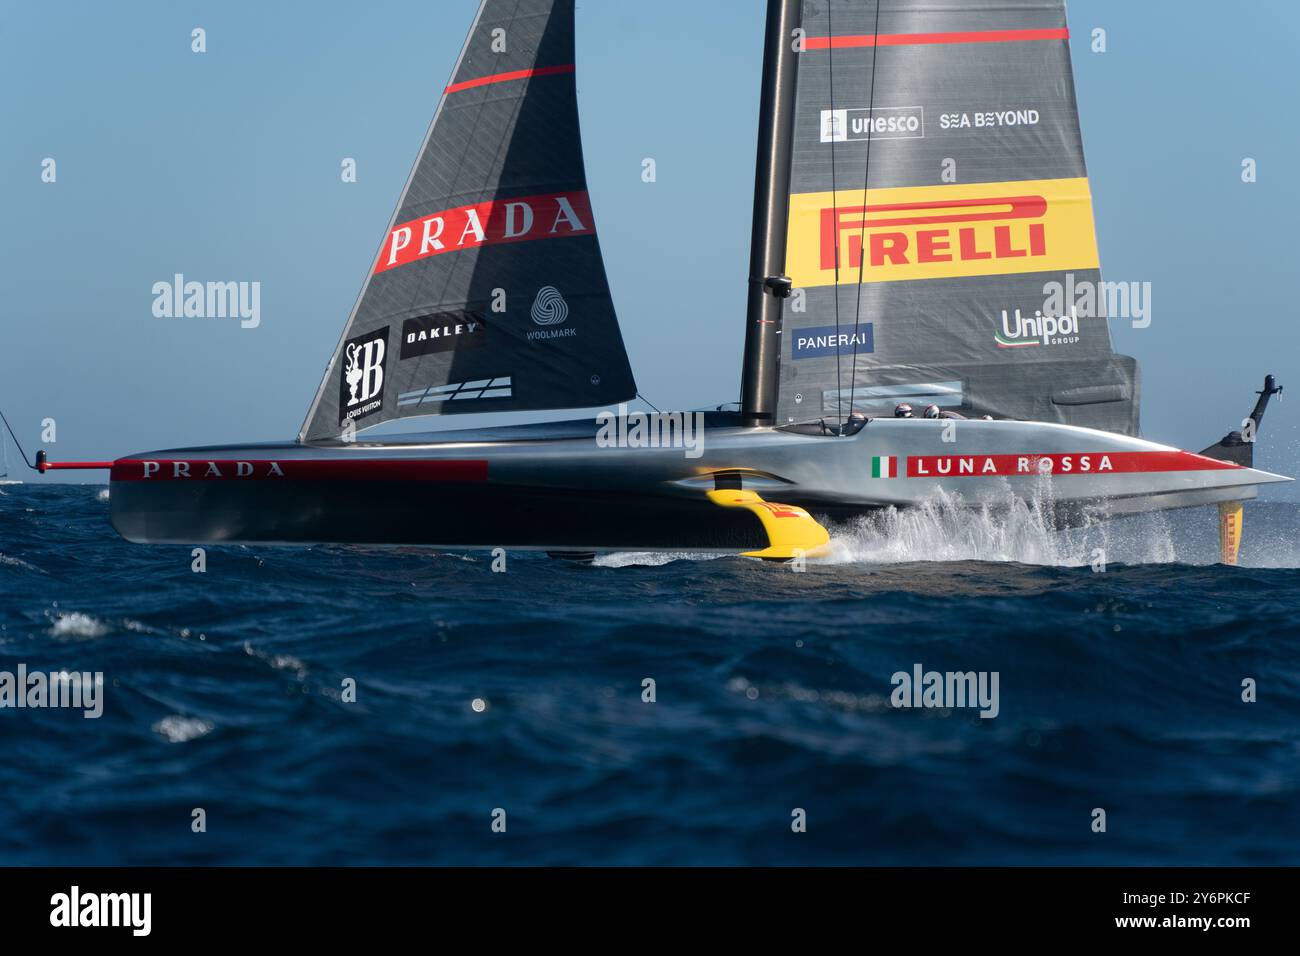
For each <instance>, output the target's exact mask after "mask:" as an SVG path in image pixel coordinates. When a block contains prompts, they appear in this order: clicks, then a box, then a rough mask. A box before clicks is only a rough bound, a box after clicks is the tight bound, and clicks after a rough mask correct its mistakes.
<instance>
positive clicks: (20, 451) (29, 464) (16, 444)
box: [0, 412, 40, 471]
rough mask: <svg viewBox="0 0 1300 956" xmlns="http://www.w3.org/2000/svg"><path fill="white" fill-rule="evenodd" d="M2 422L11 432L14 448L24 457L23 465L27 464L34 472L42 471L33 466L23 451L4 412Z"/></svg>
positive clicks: (0, 419)
mask: <svg viewBox="0 0 1300 956" xmlns="http://www.w3.org/2000/svg"><path fill="white" fill-rule="evenodd" d="M0 422H4V423H5V429H6V430H7V431H8V432H9V437H10V438H12V439H13V440H14V447H15V448H17V449H18V454H20V455H22V456H23V464H25V465H26V466H27V467H28V468H30V469H31V470H32V471H39V470H40V469H38V468H37V467H36V466H35V465H33V464H32V463H31V462H30V461H28V460H27V452H25V451H23V445H22V442H20V441H19V440H18V436H17V435H15V434H14V430H13V428H12V427H10V425H9V419H7V418H5V413H4V412H0Z"/></svg>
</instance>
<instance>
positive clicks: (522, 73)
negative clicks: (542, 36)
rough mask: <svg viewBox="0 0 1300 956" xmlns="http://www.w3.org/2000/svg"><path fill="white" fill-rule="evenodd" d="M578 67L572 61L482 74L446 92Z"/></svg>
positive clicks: (551, 74) (455, 84)
mask: <svg viewBox="0 0 1300 956" xmlns="http://www.w3.org/2000/svg"><path fill="white" fill-rule="evenodd" d="M576 69H577V67H576V66H575V65H574V64H572V63H570V64H568V65H567V66H539V67H537V68H535V69H532V70H514V71H512V72H510V73H493V74H492V75H491V76H480V77H479V78H478V79H477V80H465V81H463V82H461V83H453V84H451V86H449V87H447V89H446V90H445V91H444V92H447V93H459V92H460V91H461V90H472V89H474V88H475V87H477V86H491V85H492V84H493V83H508V82H510V81H511V80H530V79H532V78H533V77H535V76H555V75H557V74H560V73H573V72H575V71H576Z"/></svg>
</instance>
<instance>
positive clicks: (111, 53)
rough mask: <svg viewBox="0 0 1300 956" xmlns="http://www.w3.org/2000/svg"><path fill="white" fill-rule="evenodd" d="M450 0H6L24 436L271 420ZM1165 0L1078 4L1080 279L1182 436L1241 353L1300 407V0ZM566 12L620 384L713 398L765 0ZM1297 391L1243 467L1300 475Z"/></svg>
mask: <svg viewBox="0 0 1300 956" xmlns="http://www.w3.org/2000/svg"><path fill="white" fill-rule="evenodd" d="M476 6H477V0H436V2H429V0H425V2H397V0H375V2H370V3H366V4H352V3H335V2H321V3H313V4H306V3H276V4H269V3H264V2H244V0H226V2H222V3H220V4H216V3H212V4H202V3H185V2H172V0H168V2H162V0H138V2H131V3H127V2H112V3H109V2H86V3H12V4H8V5H7V10H6V16H5V22H4V24H3V26H0V31H2V32H0V120H3V129H4V136H3V137H0V201H2V204H0V209H2V210H3V213H4V215H3V221H2V222H0V256H3V261H4V267H3V269H0V297H2V301H3V308H2V309H0V315H2V318H0V330H2V333H3V334H2V338H0V341H2V342H3V344H4V349H3V370H4V374H3V378H0V408H3V409H4V410H5V411H6V413H8V414H9V417H10V420H11V421H13V422H14V424H15V426H16V427H17V428H18V430H19V433H20V437H22V438H23V439H24V441H25V443H26V444H28V445H29V446H36V445H37V438H38V433H39V423H40V421H41V419H43V418H46V417H52V418H54V419H55V420H56V421H57V423H58V442H57V444H56V445H54V446H52V447H50V448H49V451H50V454H51V457H53V458H61V459H77V458H103V457H113V456H116V455H120V454H126V453H130V452H138V451H143V450H147V449H151V448H163V447H173V446H177V445H186V444H211V443H221V442H235V441H252V440H274V439H287V438H290V437H292V436H293V435H294V434H295V433H296V431H297V428H298V425H299V424H300V422H301V421H302V418H303V416H304V414H305V413H306V410H307V406H308V403H309V402H310V400H311V397H312V395H313V394H314V391H315V388H316V386H317V384H318V382H319V380H320V374H321V371H322V369H323V368H324V365H325V362H326V361H327V360H328V357H329V353H330V350H331V349H332V348H333V346H334V344H335V342H336V341H337V337H338V333H339V331H340V329H341V328H342V324H343V322H344V320H345V319H346V317H347V314H348V311H349V310H350V308H351V306H352V303H353V300H354V298H355V296H356V293H357V290H358V288H359V287H360V283H361V281H362V279H363V277H364V274H365V270H366V268H367V265H368V264H369V262H370V260H371V257H372V255H373V253H374V251H375V249H376V248H377V246H378V243H379V239H380V236H381V234H382V233H383V230H384V227H385V225H386V224H387V221H388V217H389V215H390V213H391V212H392V208H393V205H394V203H395V202H396V199H397V196H398V194H399V192H400V190H401V186H402V183H403V182H404V181H405V177H406V174H407V172H408V170H409V167H410V164H411V161H412V159H413V158H414V153H415V150H416V149H417V147H418V146H419V143H420V140H421V138H422V136H423V133H424V130H425V127H426V126H427V123H428V120H429V117H430V115H431V114H432V111H433V109H434V107H435V106H436V103H437V99H438V93H439V90H440V89H441V88H442V86H443V84H444V83H445V82H446V79H447V76H448V74H449V72H450V70H451V68H452V65H453V63H454V61H455V58H456V55H457V53H458V52H459V49H460V45H461V43H462V41H463V39H464V35H465V32H466V30H467V29H468V26H469V24H470V22H471V20H472V18H473V13H474V9H475V8H476ZM1188 9H1189V8H1188V6H1187V5H1186V4H1183V3H1176V2H1174V0H1149V2H1143V3H1132V2H1118V0H1113V2H1112V0H1104V2H1103V0H1090V2H1075V3H1072V4H1071V5H1070V26H1071V30H1072V33H1073V36H1074V39H1073V41H1072V45H1073V52H1074V62H1075V75H1076V81H1077V85H1078V96H1079V103H1080V110H1081V114H1082V121H1083V131H1084V144H1085V149H1086V154H1087V160H1088V167H1089V173H1090V176H1091V180H1092V189H1093V195H1094V202H1095V209H1096V217H1097V223H1098V230H1099V245H1100V249H1101V256H1102V267H1103V272H1104V275H1105V277H1106V278H1107V279H1111V280H1136V281H1150V282H1152V283H1153V302H1152V305H1153V321H1152V324H1151V326H1150V327H1149V328H1146V329H1140V330H1139V329H1133V328H1129V327H1127V326H1126V325H1125V324H1123V323H1114V324H1113V334H1114V338H1115V341H1116V347H1117V348H1118V349H1119V350H1120V351H1123V352H1126V353H1128V354H1130V355H1134V356H1136V357H1137V358H1138V359H1139V361H1140V362H1141V364H1142V370H1143V378H1144V395H1143V410H1142V421H1143V434H1144V435H1145V436H1146V437H1148V438H1152V439H1154V440H1158V441H1164V442H1168V443H1170V444H1175V445H1179V446H1182V447H1188V448H1192V449H1194V450H1195V449H1199V448H1201V447H1203V446H1205V445H1207V444H1210V443H1211V442H1213V441H1214V440H1215V439H1217V438H1218V437H1220V436H1221V435H1222V434H1223V432H1225V431H1226V430H1227V429H1228V428H1229V427H1234V426H1235V425H1236V424H1237V423H1238V422H1239V421H1240V418H1241V417H1242V415H1243V414H1244V413H1245V412H1246V411H1247V410H1248V408H1249V404H1250V401H1251V400H1252V399H1253V396H1252V394H1251V393H1252V392H1253V390H1254V389H1256V388H1258V387H1259V380H1260V379H1261V378H1262V375H1263V373H1264V372H1266V371H1271V372H1274V373H1275V374H1277V375H1278V377H1279V379H1280V380H1281V381H1282V382H1283V383H1284V384H1290V385H1292V386H1293V387H1295V388H1296V389H1297V393H1296V394H1297V396H1298V397H1300V348H1298V347H1297V346H1298V345H1300V332H1297V330H1296V323H1297V322H1298V321H1300V315H1297V311H1296V309H1295V308H1294V302H1293V298H1294V297H1293V295H1292V291H1293V288H1294V280H1293V278H1292V277H1293V276H1294V275H1295V272H1296V267H1295V258H1296V254H1295V252H1294V250H1293V245H1294V238H1293V237H1294V235H1295V232H1296V226H1297V223H1298V222H1300V189H1298V188H1297V185H1296V179H1295V170H1294V168H1293V167H1294V165H1295V164H1296V163H1297V161H1298V159H1297V157H1300V124H1297V123H1295V122H1294V120H1293V118H1292V113H1293V110H1294V100H1295V96H1296V91H1297V90H1298V89H1300V82H1298V81H1300V66H1297V63H1296V58H1295V56H1294V50H1293V44H1294V37H1295V36H1296V35H1297V34H1300V5H1296V4H1293V3H1288V2H1283V0H1254V2H1252V3H1250V4H1247V5H1239V6H1236V7H1233V8H1231V12H1230V14H1228V13H1225V14H1224V15H1223V16H1215V17H1210V16H1208V15H1206V14H1204V13H1196V14H1189V13H1188ZM1225 9H1226V8H1225ZM196 26H201V27H203V28H204V29H205V30H206V31H207V43H208V52H207V53H205V54H202V55H197V54H194V53H192V52H191V51H190V31H191V29H192V28H194V27H196ZM1094 27H1102V28H1104V29H1105V30H1106V31H1107V46H1108V50H1107V52H1106V53H1104V54H1096V53H1092V52H1091V51H1090V33H1091V31H1092V29H1093V28H1094ZM578 31H579V35H578V51H579V52H578V89H579V97H580V105H581V109H582V122H583V133H584V141H585V146H586V153H587V172H588V178H589V181H590V188H591V194H592V200H593V205H594V208H595V211H596V215H597V218H598V223H599V228H600V232H601V237H602V245H603V247H604V250H605V254H606V259H607V265H608V270H609V275H610V281H611V284H612V287H613V290H614V296H615V302H616V304H617V306H618V310H619V315H620V320H621V323H622V327H623V332H624V337H625V339H626V342H627V345H628V350H629V352H630V354H631V357H632V364H633V369H634V371H635V373H636V377H637V381H638V384H639V386H640V388H641V391H642V394H644V395H645V396H647V397H648V398H650V399H651V400H652V401H654V402H655V403H656V404H657V405H659V406H661V407H673V408H690V407H699V406H704V405H710V406H711V405H714V404H717V403H718V402H722V401H730V400H733V399H734V398H735V397H736V393H737V391H738V383H739V366H740V352H741V339H742V335H743V318H744V316H743V312H744V296H745V276H746V272H747V261H746V260H747V255H748V241H749V225H750V211H751V202H752V189H753V151H754V139H755V130H756V125H757V116H756V113H757V101H758V71H759V65H760V60H761V41H762V31H763V16H762V4H761V3H759V2H757V0H715V2H711V3H699V2H698V0H692V2H686V0H657V2H655V3H640V2H633V0H581V2H580V3H579V9H578ZM45 157H53V158H54V159H55V160H56V162H57V164H58V165H57V173H58V180H57V182H56V183H53V184H48V183H42V182H41V161H42V160H43V159H44V158H45ZM344 157H353V158H355V159H356V161H357V166H358V182H356V183H355V184H345V183H343V182H341V180H340V176H339V170H340V165H339V164H340V162H341V160H342V159H343V158H344ZM645 157H653V158H654V159H655V160H656V163H657V168H658V181H657V182H655V183H653V184H646V183H644V182H642V179H641V161H642V159H643V158H645ZM1244 157H1251V158H1254V159H1255V160H1256V161H1257V163H1258V181H1257V182H1255V183H1253V184H1249V185H1248V184H1244V183H1242V181H1241V176H1240V171H1241V161H1242V159H1243V158H1244ZM177 272H181V273H184V274H185V275H186V276H187V277H190V278H195V279H200V280H245V281H259V282H260V283H261V286H262V303H261V310H262V322H261V326H260V327H259V328H257V329H241V328H239V325H238V323H237V322H235V321H230V320H226V321H222V320H178V319H171V320H169V319H159V318H156V317H154V315H153V313H152V304H153V294H152V292H151V289H152V286H153V284H154V283H155V282H157V281H160V280H168V279H170V277H171V276H172V275H173V274H174V273H177ZM665 276H670V277H672V280H673V281H672V282H671V283H668V284H666V283H665V282H664V281H663V279H664V277H665ZM669 286H670V287H669ZM1291 405H1292V403H1290V402H1283V403H1281V404H1280V405H1279V406H1278V407H1276V408H1275V409H1274V410H1273V411H1272V412H1270V417H1269V419H1268V421H1267V424H1266V428H1265V432H1264V436H1263V441H1262V442H1261V446H1260V450H1259V457H1258V459H1257V460H1258V462H1259V463H1260V464H1261V466H1263V467H1266V468H1269V469H1271V470H1276V471H1282V472H1284V473H1289V474H1297V473H1300V416H1296V415H1295V414H1293V413H1292V411H1291ZM463 424H465V422H464V421H463V420H461V421H457V422H455V423H453V425H463ZM435 425H436V423H435ZM29 450H30V447H29ZM1272 493H1273V494H1277V492H1272ZM1292 493H1294V492H1292Z"/></svg>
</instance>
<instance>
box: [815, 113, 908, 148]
mask: <svg viewBox="0 0 1300 956" xmlns="http://www.w3.org/2000/svg"><path fill="white" fill-rule="evenodd" d="M924 138H925V110H924V108H922V107H920V106H877V107H876V108H875V110H874V111H873V110H869V109H856V110H849V109H844V110H822V120H821V139H822V142H823V143H851V142H857V141H860V140H868V139H924Z"/></svg>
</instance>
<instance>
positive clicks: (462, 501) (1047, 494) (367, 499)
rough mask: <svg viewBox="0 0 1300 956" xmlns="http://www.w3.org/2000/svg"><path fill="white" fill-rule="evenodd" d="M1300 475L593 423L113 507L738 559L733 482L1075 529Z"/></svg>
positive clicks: (200, 531)
mask: <svg viewBox="0 0 1300 956" xmlns="http://www.w3.org/2000/svg"><path fill="white" fill-rule="evenodd" d="M692 454H694V455H695V456H696V457H691V455H692ZM1288 480H1290V479H1288V478H1284V477H1282V476H1280V475H1273V474H1269V473H1267V472H1263V471H1259V470H1256V469H1253V468H1247V467H1242V466H1239V465H1235V464H1231V463H1228V462H1222V461H1217V460H1214V459H1210V458H1205V457H1203V456H1201V455H1196V454H1192V453H1190V452H1184V451H1180V450H1178V449H1175V448H1171V447H1169V446H1165V445H1159V444H1156V443H1154V442H1148V441H1144V440H1141V439H1136V438H1128V437H1125V436H1122V435H1116V434H1112V433H1110V432H1101V431H1095V430H1092V429H1086V428H1078V427H1073V426H1069V425H1056V424H1044V423H1036V422H1010V421H982V420H978V421H976V420H971V421H965V420H963V421H953V420H939V421H934V420H899V419H882V420H873V421H871V422H869V423H867V425H866V426H865V427H864V428H862V430H861V431H859V432H858V433H857V434H855V435H851V436H832V435H822V434H811V433H806V432H799V431H792V430H785V429H768V428H741V427H732V426H716V427H710V428H707V429H705V430H704V431H703V432H702V441H700V443H699V444H698V446H697V447H696V449H695V450H693V451H690V452H689V454H688V450H687V449H683V448H680V447H677V448H663V447H601V446H600V445H599V444H598V443H597V437H596V428H595V426H594V424H593V423H591V422H589V421H588V422H572V423H557V424H553V425H545V426H512V427H508V428H502V429H492V430H489V431H483V432H453V433H443V434H442V435H439V436H431V435H424V436H408V437H404V438H402V439H400V440H397V439H389V440H385V441H383V442H378V441H357V442H354V443H349V444H343V443H338V444H311V445H306V444H297V443H285V444H261V445H243V446H227V447H208V448H190V449H178V450H172V451H160V452H152V453H149V454H144V455H136V456H132V457H129V458H123V459H119V460H118V461H117V462H115V463H114V465H113V469H112V495H111V503H112V520H113V524H114V526H115V527H116V528H117V530H118V531H119V532H120V533H121V534H122V535H123V536H124V537H126V538H127V539H129V540H131V541H137V542H151V543H184V544H197V543H254V542H261V543H317V542H343V543H357V544H376V545H382V544H424V545H432V546H440V547H487V548H491V547H505V548H539V549H548V550H578V551H602V550H614V549H638V550H640V549H646V550H653V549H683V548H690V549H703V550H724V551H733V550H748V549H751V548H753V547H757V546H761V545H762V544H763V542H764V538H763V535H762V530H761V528H760V527H759V525H758V522H757V521H756V520H755V519H753V517H752V516H751V515H748V514H746V513H743V512H736V511H731V510H728V509H721V508H717V507H715V506H714V505H712V504H710V503H709V502H708V501H707V499H706V497H705V493H706V492H707V491H709V490H711V489H713V488H714V487H715V486H716V485H719V484H724V486H725V487H736V486H739V487H743V488H746V489H751V490H754V491H756V492H758V493H759V494H761V495H762V496H763V497H764V498H765V499H767V500H769V501H774V502H782V503H786V504H792V505H798V506H802V507H804V508H806V509H808V510H809V511H811V512H812V513H813V514H814V515H825V516H828V517H831V518H840V517H846V516H851V515H855V514H862V513H867V512H870V511H873V510H876V509H880V508H888V507H898V508H906V507H911V506H915V505H919V504H921V503H923V502H926V501H927V500H930V499H933V498H935V497H936V496H938V495H943V496H945V498H946V500H949V501H956V502H958V503H959V506H960V505H969V506H971V507H998V506H1000V505H1005V504H1006V503H1008V502H1009V501H1012V500H1014V499H1017V498H1019V499H1032V500H1034V501H1036V502H1039V503H1042V502H1044V501H1045V502H1047V503H1048V504H1049V505H1050V506H1051V508H1052V510H1053V512H1054V513H1055V514H1056V515H1057V516H1058V517H1059V519H1060V520H1061V521H1062V522H1067V523H1072V522H1077V521H1082V520H1088V519H1092V518H1103V519H1104V518H1108V517H1112V516H1117V515H1125V514H1134V513H1138V512H1144V511H1156V510H1163V509H1169V508H1182V507H1190V506H1194V505H1203V504H1211V503H1214V502H1223V501H1233V500H1244V499H1249V498H1253V497H1255V495H1256V490H1257V488H1258V487H1259V485H1262V484H1268V483H1270V482H1277V481H1288ZM728 482H729V483H730V484H725V483H728Z"/></svg>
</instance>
